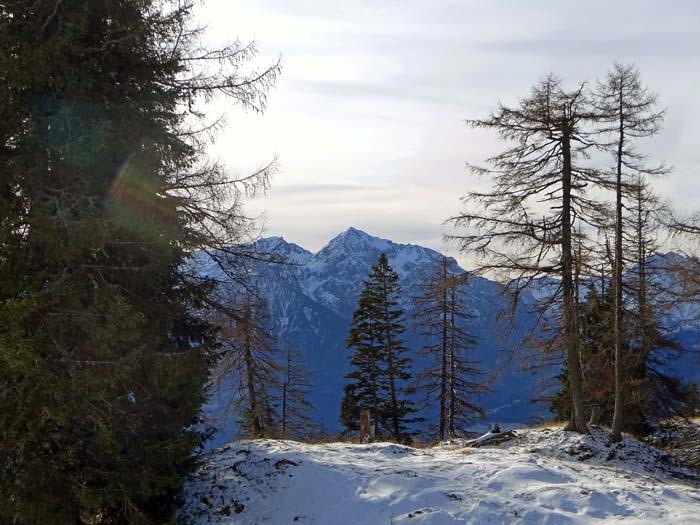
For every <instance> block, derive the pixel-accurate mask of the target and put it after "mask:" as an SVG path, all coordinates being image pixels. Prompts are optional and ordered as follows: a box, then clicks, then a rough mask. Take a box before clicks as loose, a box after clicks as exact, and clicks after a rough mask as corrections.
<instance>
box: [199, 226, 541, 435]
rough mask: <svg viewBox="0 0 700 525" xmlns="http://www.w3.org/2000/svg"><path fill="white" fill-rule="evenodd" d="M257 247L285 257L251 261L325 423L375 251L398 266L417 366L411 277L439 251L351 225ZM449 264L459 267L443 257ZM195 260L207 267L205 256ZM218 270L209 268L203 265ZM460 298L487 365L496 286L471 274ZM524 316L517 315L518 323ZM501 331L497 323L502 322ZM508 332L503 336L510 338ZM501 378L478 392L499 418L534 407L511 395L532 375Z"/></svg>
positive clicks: (419, 275)
mask: <svg viewBox="0 0 700 525" xmlns="http://www.w3.org/2000/svg"><path fill="white" fill-rule="evenodd" d="M254 248H255V250H256V251H258V252H260V253H269V254H273V255H275V256H276V257H279V258H283V259H285V260H287V261H288V262H289V263H290V264H287V265H279V264H261V265H259V266H258V267H256V269H255V281H256V283H257V285H258V286H259V288H260V289H261V290H262V292H263V294H264V296H265V297H266V298H267V300H268V303H269V307H270V313H271V320H272V322H273V332H274V333H275V334H276V336H277V337H278V340H279V342H280V345H281V346H282V347H284V346H285V345H286V344H291V345H293V346H295V347H296V348H298V349H299V350H300V351H301V353H302V355H303V357H304V360H305V361H306V363H307V364H308V366H309V367H310V368H311V369H312V371H313V372H314V382H315V387H314V389H313V391H312V394H311V400H312V402H313V403H314V405H315V406H316V409H317V410H316V413H315V414H314V416H315V417H316V418H317V419H319V420H320V421H321V422H322V423H323V424H324V425H325V426H328V427H331V428H337V427H338V414H339V409H340V401H341V397H342V393H343V384H344V383H345V375H346V374H347V373H348V372H349V364H348V355H349V351H348V350H347V349H346V348H345V339H346V337H347V332H348V327H349V324H350V320H351V317H352V312H353V311H354V310H355V308H356V306H357V299H358V297H359V294H360V291H361V289H362V283H363V281H364V280H365V279H366V278H367V274H368V273H369V271H370V270H371V268H372V266H373V265H374V264H376V262H377V259H378V257H379V255H380V254H381V253H385V254H386V255H387V257H388V258H389V263H390V264H391V265H392V267H393V268H394V269H395V270H396V272H397V273H398V274H399V280H400V284H401V287H402V291H403V293H402V303H403V304H402V306H403V308H404V310H405V311H406V316H405V321H406V326H407V328H408V330H407V332H406V333H405V339H406V345H407V346H408V347H409V348H411V349H412V350H414V354H413V356H414V360H415V369H416V371H420V370H421V368H422V366H423V364H424V363H423V362H421V357H420V356H419V355H418V349H419V348H420V346H421V344H422V343H423V341H422V340H421V338H420V337H419V336H418V335H417V334H415V333H414V331H413V330H412V329H411V326H410V325H411V312H410V310H411V296H412V295H413V294H414V291H415V290H416V287H417V285H418V283H420V282H421V281H422V280H423V279H424V278H425V277H427V276H428V275H429V274H430V273H431V272H433V271H434V270H435V269H436V265H437V262H438V261H439V260H440V257H441V255H440V254H439V253H438V252H436V251H434V250H431V249H429V248H425V247H422V246H417V245H412V244H399V243H395V242H392V241H390V240H387V239H381V238H379V237H374V236H372V235H369V234H367V233H365V232H362V231H360V230H357V229H356V228H349V229H348V230H346V231H345V232H343V233H341V234H339V235H337V236H336V237H335V238H333V239H332V240H331V241H329V243H328V244H327V245H326V246H325V247H324V248H322V249H321V250H320V251H319V252H318V253H316V254H312V253H310V252H308V251H306V250H304V249H303V248H301V247H299V246H297V245H296V244H293V243H289V242H287V241H285V240H284V239H283V238H281V237H269V238H265V239H261V240H260V241H258V242H257V243H256V244H255V247H254ZM449 261H450V262H449V264H450V271H452V272H455V273H459V272H463V271H464V270H462V269H461V268H460V267H459V265H458V264H457V262H456V261H455V260H454V259H452V258H450V260H449ZM202 266H203V267H205V268H207V266H206V265H205V264H202ZM207 271H209V272H212V273H213V274H214V275H216V276H217V277H219V278H220V273H216V271H215V269H208V270H207ZM467 286H468V294H467V296H468V299H467V301H468V306H469V309H470V311H471V313H472V314H473V315H474V320H473V321H472V322H471V323H470V327H469V330H470V332H471V333H472V334H473V335H474V336H476V337H477V339H478V341H479V344H478V346H477V348H476V349H475V353H474V358H475V359H476V360H477V361H480V362H482V365H483V367H484V369H485V370H486V371H487V372H492V371H494V370H496V369H497V368H499V366H500V365H499V363H498V360H499V359H500V354H499V352H498V348H499V347H500V346H501V345H504V346H507V345H508V339H506V340H501V339H500V338H499V336H498V334H499V330H497V329H494V323H495V321H496V317H497V314H498V312H499V310H500V309H501V308H502V307H503V306H504V300H503V299H502V298H501V297H500V293H501V291H502V286H501V285H499V284H497V283H495V282H493V281H489V280H488V279H484V278H482V277H476V276H475V277H472V278H470V280H469V282H468V285H467ZM526 321H527V319H526V316H525V317H521V318H519V320H518V323H520V324H522V325H523V327H521V331H522V330H524V329H525V328H524V327H525V325H528V326H529V324H528V323H527V322H526ZM502 331H503V332H506V330H505V329H503V330H502ZM519 333H521V332H518V330H516V332H515V333H514V334H512V335H511V336H510V337H511V338H513V339H517V337H518V334H519ZM502 382H503V384H504V385H507V388H500V386H499V385H495V388H494V390H496V391H497V394H496V395H494V396H492V397H490V398H488V399H485V400H484V403H485V404H486V406H487V408H491V407H505V408H501V410H499V411H498V420H499V421H523V420H525V419H526V418H527V417H528V416H530V415H531V414H533V412H535V411H537V410H538V408H537V407H535V406H525V405H523V404H519V405H518V403H517V402H516V401H515V400H519V399H528V398H529V397H528V396H529V394H528V393H529V392H532V391H533V387H532V385H531V383H532V379H531V378H529V377H527V376H525V375H523V374H516V373H512V371H511V373H506V374H505V375H504V376H503V377H502ZM226 395H227V393H226V392H223V393H222V395H219V396H218V398H219V399H220V400H221V401H216V400H213V401H212V403H211V404H210V407H211V410H209V412H212V413H213V412H216V411H217V410H219V407H220V406H221V404H222V403H223V402H224V401H225V398H226ZM231 428H232V427H231V426H230V425H229V427H228V429H227V431H226V432H224V433H222V434H220V435H219V436H218V438H217V440H216V441H215V445H216V444H220V443H222V442H225V441H228V440H230V439H231V437H232V435H231V434H230V432H229V430H230V429H231Z"/></svg>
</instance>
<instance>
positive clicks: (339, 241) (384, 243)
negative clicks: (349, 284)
mask: <svg viewBox="0 0 700 525" xmlns="http://www.w3.org/2000/svg"><path fill="white" fill-rule="evenodd" d="M391 244H392V243H391V241H389V240H387V239H382V238H381V237H375V236H374V235H370V234H369V233H367V232H364V231H362V230H359V229H357V228H355V227H353V226H350V227H349V228H348V229H347V230H345V231H344V232H342V233H339V234H338V235H336V236H335V237H333V238H332V239H331V240H330V241H328V244H327V245H326V246H325V247H324V248H323V249H322V250H321V251H322V252H323V251H327V250H338V249H344V250H351V251H356V250H361V251H366V249H367V248H374V249H377V250H380V251H382V250H386V249H388V248H389V247H390V246H391Z"/></svg>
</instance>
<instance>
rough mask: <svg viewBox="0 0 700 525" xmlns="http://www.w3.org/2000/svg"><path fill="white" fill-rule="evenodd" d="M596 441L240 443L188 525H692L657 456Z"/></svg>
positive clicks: (217, 458) (693, 505) (214, 471)
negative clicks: (494, 444)
mask: <svg viewBox="0 0 700 525" xmlns="http://www.w3.org/2000/svg"><path fill="white" fill-rule="evenodd" d="M605 440H606V432H604V431H602V430H595V429H594V430H593V433H592V434H591V435H590V436H578V435H575V434H571V433H567V432H563V431H562V430H561V429H544V430H528V431H522V432H520V433H519V435H518V438H517V439H516V441H514V442H511V443H505V444H503V445H502V446H500V447H483V448H478V449H475V448H464V447H463V446H462V444H460V443H453V444H444V445H442V446H438V447H436V448H429V449H413V448H409V447H404V446H398V445H393V444H383V443H378V444H371V445H353V444H347V443H331V444H325V445H307V444H301V443H296V442H291V441H273V440H262V441H246V442H239V443H232V444H229V445H225V446H223V447H221V448H219V449H217V450H215V451H213V452H211V453H209V454H208V455H207V456H206V457H205V458H204V463H203V465H202V466H201V468H200V469H199V470H198V471H197V472H196V473H195V475H194V476H193V478H192V480H191V481H190V482H189V483H188V485H187V486H186V490H185V500H184V501H185V503H184V506H183V513H184V514H185V515H186V516H188V517H189V518H191V519H193V520H194V523H195V524H196V525H204V524H222V525H249V524H250V525H252V524H258V523H270V524H271V525H277V524H279V525H282V524H292V523H299V524H309V525H310V524H316V525H328V524H334V525H346V524H347V525H364V524H367V525H379V524H387V525H390V524H406V525H413V524H416V525H417V524H430V525H458V524H464V525H466V524H473V525H488V524H492V525H497V524H498V525H506V524H508V525H525V524H532V525H535V524H537V525H540V524H549V525H554V524H557V525H577V524H580V525H594V524H604V523H605V524H612V523H614V524H616V525H618V524H620V525H625V524H630V525H631V524H649V523H674V524H676V525H681V524H695V523H698V518H697V513H698V509H699V508H700V490H698V488H697V485H695V484H694V482H692V481H690V480H689V479H688V477H692V476H693V475H692V474H690V473H689V472H687V471H684V470H683V469H680V468H678V467H677V466H675V464H674V461H673V460H671V459H670V458H669V457H668V456H666V455H665V454H663V453H661V452H659V451H657V450H656V449H653V448H651V447H648V446H646V445H643V444H641V443H639V442H637V441H634V440H632V439H629V438H625V439H624V440H623V441H622V442H621V443H619V444H617V445H614V446H608V445H607V444H606V442H605Z"/></svg>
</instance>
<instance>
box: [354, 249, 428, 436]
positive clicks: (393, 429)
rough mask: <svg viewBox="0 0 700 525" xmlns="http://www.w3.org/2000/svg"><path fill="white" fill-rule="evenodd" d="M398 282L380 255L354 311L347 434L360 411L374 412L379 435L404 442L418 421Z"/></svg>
mask: <svg viewBox="0 0 700 525" xmlns="http://www.w3.org/2000/svg"><path fill="white" fill-rule="evenodd" d="M398 281H399V278H398V275H397V273H396V272H395V271H394V270H393V269H392V268H391V266H389V261H388V259H387V257H386V255H385V254H381V255H380V256H379V260H378V261H377V264H376V265H375V266H373V267H372V270H371V272H370V274H369V276H368V278H367V280H366V281H365V282H364V286H363V290H362V292H361V293H360V298H359V300H358V307H357V310H355V312H354V313H353V318H352V324H351V326H350V332H349V334H348V339H347V343H346V345H347V347H348V348H354V352H353V354H352V355H351V357H350V363H351V364H352V365H353V367H354V370H353V371H352V372H350V373H349V374H348V375H347V376H346V377H347V378H348V379H350V380H351V382H350V383H348V384H347V385H346V386H345V395H344V397H343V401H342V406H341V414H340V419H341V422H342V423H343V425H344V426H345V427H346V428H347V429H348V430H356V429H358V428H359V421H360V414H361V412H362V411H363V410H369V411H370V414H371V417H372V421H373V423H374V424H375V425H376V428H377V433H378V434H385V435H389V436H391V438H392V439H394V440H395V441H397V442H400V441H407V440H408V439H409V429H408V425H409V424H410V423H412V422H415V421H416V418H415V417H412V414H413V413H414V412H415V408H414V406H413V402H412V400H411V398H410V396H411V395H412V394H413V391H414V389H413V388H412V387H411V386H410V385H409V380H410V379H411V373H410V369H411V359H410V357H408V355H407V350H408V349H407V348H406V347H405V346H404V345H403V340H402V339H401V334H403V332H404V331H405V327H404V325H403V310H402V309H401V308H400V306H399V298H400V296H401V288H400V286H399V282H398Z"/></svg>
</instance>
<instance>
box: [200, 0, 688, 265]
mask: <svg viewBox="0 0 700 525" xmlns="http://www.w3.org/2000/svg"><path fill="white" fill-rule="evenodd" d="M199 16H200V18H201V19H202V20H203V21H204V22H205V23H206V24H208V25H209V26H210V34H211V41H212V42H213V43H216V42H222V41H224V40H226V39H232V38H236V37H240V38H241V39H242V40H248V39H252V38H256V39H257V41H258V43H259V47H260V49H261V56H260V61H261V63H262V64H264V63H265V62H266V61H269V60H272V59H274V58H275V57H276V56H277V55H278V54H280V53H281V54H282V57H283V68H284V69H283V74H282V77H281V79H280V81H279V83H278V86H277V87H276V88H275V89H274V90H273V91H272V93H271V94H270V102H269V108H268V112H267V114H266V115H265V116H263V117H260V116H256V115H246V114H241V113H240V112H238V111H236V110H233V109H231V108H227V106H226V103H225V102H223V101H217V103H216V104H214V105H213V107H212V111H214V112H217V111H224V110H226V109H228V117H229V118H228V126H227V128H226V130H225V132H223V133H222V134H221V136H220V137H219V140H218V142H217V145H216V147H215V149H214V151H213V153H214V154H215V155H217V156H218V157H220V158H221V159H222V160H223V161H224V162H225V163H226V164H227V165H228V166H230V167H231V168H232V169H234V170H236V171H239V172H245V171H247V170H251V169H253V168H254V167H255V166H257V165H259V164H260V163H263V162H265V161H266V160H269V159H270V158H271V157H272V156H273V155H275V154H278V155H279V160H280V163H281V174H280V176H279V177H277V178H276V180H275V181H274V184H275V187H274V188H273V190H272V192H271V193H270V194H269V197H268V198H266V199H263V200H257V201H254V202H252V203H251V205H250V206H251V210H256V211H259V210H262V209H265V210H267V217H268V231H269V233H270V234H275V235H284V236H286V237H289V238H290V239H291V240H293V241H295V242H297V243H299V244H301V245H304V246H307V247H309V248H312V249H317V248H318V247H320V245H321V244H323V243H325V241H327V240H328V239H329V238H330V237H331V236H333V235H334V234H335V233H337V232H338V231H339V230H341V229H344V228H345V227H347V226H349V225H354V226H357V227H359V228H363V229H366V230H367V231H369V232H370V233H372V234H374V235H379V236H385V237H390V238H392V239H395V240H398V241H404V242H416V243H423V244H427V245H430V246H432V247H440V246H441V236H442V233H443V232H444V228H443V227H442V222H443V221H444V220H445V219H446V218H447V217H449V216H450V215H451V214H453V213H455V212H456V211H457V210H458V209H459V201H458V199H459V197H460V196H461V195H463V194H464V193H465V192H466V190H467V189H468V188H470V187H473V185H475V184H480V182H479V181H477V180H474V179H472V178H471V177H470V176H468V174H467V172H466V170H465V168H464V164H465V162H466V161H469V162H472V163H480V162H481V161H482V160H483V159H484V158H486V157H487V156H488V155H489V154H492V153H494V152H495V151H497V150H498V148H499V144H498V142H497V140H496V138H495V137H494V136H493V135H490V134H486V133H483V132H476V131H473V130H469V129H467V128H466V127H465V126H464V125H463V122H462V121H463V119H464V118H467V117H478V116H482V115H485V114H486V113H487V112H488V110H489V109H490V108H492V107H493V106H494V105H495V104H496V103H497V102H498V101H499V100H502V101H503V102H506V103H513V102H515V101H516V100H517V98H518V97H519V96H522V95H526V94H527V93H528V91H529V88H530V86H531V85H532V84H534V83H535V82H536V81H537V80H538V79H539V78H541V77H542V76H543V75H545V74H547V73H549V72H557V73H559V74H560V75H561V76H563V77H564V78H565V79H566V80H567V81H569V82H572V83H573V82H577V81H581V80H585V79H595V77H596V76H603V75H604V74H605V72H606V71H607V69H608V68H609V67H610V66H611V65H612V63H613V62H614V61H616V60H617V61H626V62H635V63H636V64H637V65H638V66H639V68H640V70H641V72H642V76H643V79H644V80H645V82H647V83H648V84H649V86H650V87H651V88H652V89H653V90H655V91H658V92H659V94H660V100H661V102H662V104H663V105H665V106H668V116H667V120H666V128H665V131H664V132H663V134H662V135H661V136H660V137H659V138H657V139H654V140H653V142H651V143H649V145H648V147H646V146H645V145H642V149H644V150H646V151H648V152H649V153H651V154H652V157H654V158H656V159H658V160H665V161H667V162H668V163H669V164H673V165H674V166H675V175H673V176H672V177H671V178H670V179H668V180H667V181H664V182H663V183H662V184H661V185H660V186H661V187H662V189H663V190H664V192H665V193H666V194H670V196H671V197H673V198H674V199H675V200H676V201H677V202H678V203H679V204H680V205H681V206H682V207H684V208H686V209H687V208H691V207H693V206H694V205H695V203H697V202H700V198H699V197H700V185H698V184H697V183H696V181H697V180H698V176H699V175H700V168H699V166H700V154H699V153H698V147H697V144H698V142H700V132H698V129H697V128H698V126H697V123H698V122H700V97H698V95H697V90H698V86H699V85H700V58H699V55H698V52H697V51H698V49H700V31H698V29H697V28H698V27H699V26H700V6H699V5H698V4H697V2H696V1H695V0H687V1H677V2H673V3H663V4H662V3H660V2H656V1H651V0H643V1H632V0H626V1H620V2H609V1H603V0H595V1H588V2H586V3H585V4H582V3H576V4H575V5H574V4H573V3H567V2H560V1H555V0H533V1H528V2H521V1H514V0H510V1H508V0H498V1H486V0H483V1H466V2H465V1H456V0H455V1H449V0H442V1H434V2H422V1H418V0H402V1H398V0H393V1H379V0H373V1H370V0H364V1H358V2H328V1H326V2H316V1H311V0H244V1H241V0H239V1H236V2H232V1H231V0H208V1H207V2H206V3H205V4H204V7H203V8H202V9H201V11H200V13H199ZM312 189H313V191H312ZM302 190H304V191H302ZM307 190H308V191H307ZM453 251H454V250H453Z"/></svg>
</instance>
